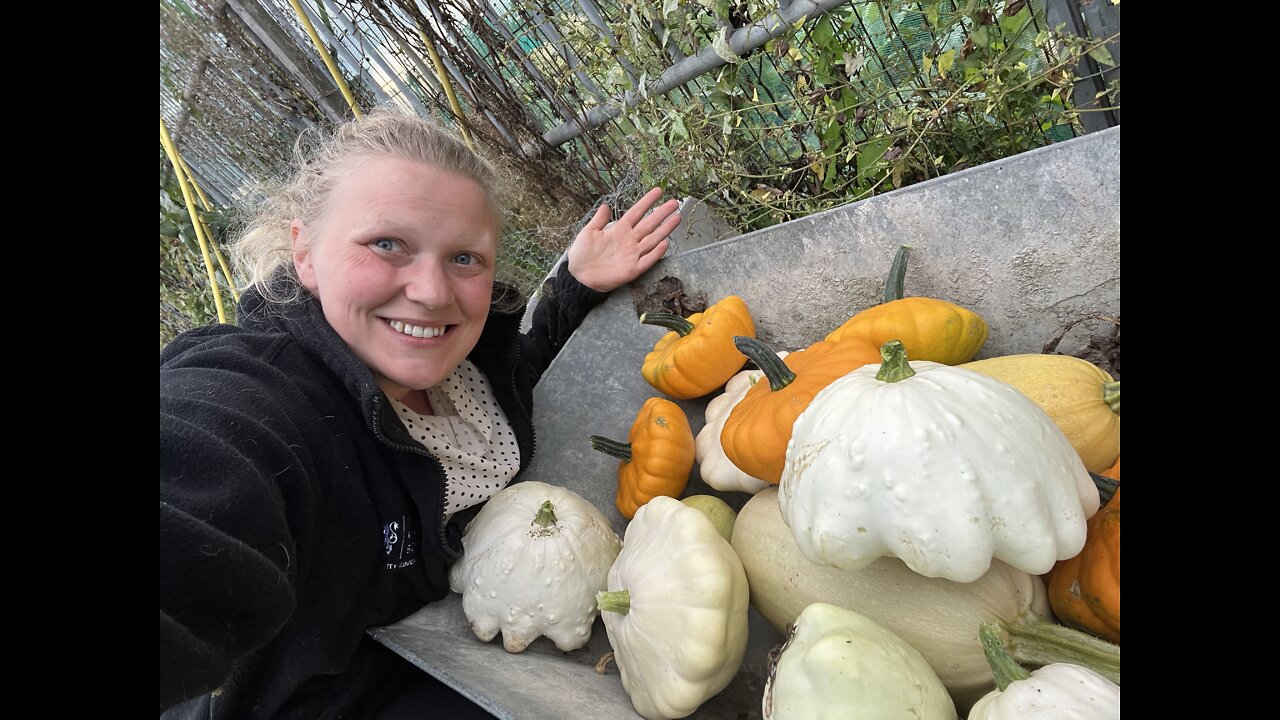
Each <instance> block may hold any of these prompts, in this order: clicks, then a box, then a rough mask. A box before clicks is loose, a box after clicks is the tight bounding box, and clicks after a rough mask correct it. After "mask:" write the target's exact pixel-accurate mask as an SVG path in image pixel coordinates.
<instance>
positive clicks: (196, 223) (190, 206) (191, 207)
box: [160, 118, 227, 323]
mask: <svg viewBox="0 0 1280 720" xmlns="http://www.w3.org/2000/svg"><path fill="white" fill-rule="evenodd" d="M160 144H161V145H163V146H164V151H165V154H167V155H168V156H169V163H170V164H171V165H173V173H174V175H176V176H177V178H178V187H180V188H182V199H183V200H185V201H186V203H187V213H188V214H190V215H191V225H192V226H193V227H194V228H195V230H196V239H197V240H199V241H200V253H201V254H202V255H203V256H204V269H205V271H207V272H208V273H209V285H210V286H211V287H212V288H213V304H214V306H215V307H217V308H218V322H220V323H225V322H226V321H227V312H226V310H225V309H223V307H222V292H221V291H220V290H219V289H218V278H217V276H216V275H214V273H213V261H212V260H211V259H210V258H209V239H208V238H206V237H205V234H204V223H203V222H201V221H200V216H199V215H197V214H196V203H195V198H193V197H192V195H191V188H190V187H189V186H188V185H187V176H186V173H185V172H183V170H182V158H181V157H179V156H178V149H177V148H176V147H174V145H173V140H172V139H170V137H169V129H168V128H166V127H165V126H164V118H160Z"/></svg>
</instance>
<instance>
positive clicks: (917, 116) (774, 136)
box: [566, 0, 1118, 231]
mask: <svg viewBox="0 0 1280 720" xmlns="http://www.w3.org/2000/svg"><path fill="white" fill-rule="evenodd" d="M621 6H622V9H623V12H624V14H625V20H624V21H622V22H619V23H617V24H616V25H615V26H614V27H613V30H614V36H615V38H616V39H617V40H618V42H619V44H620V45H621V48H620V50H619V53H618V54H619V55H622V56H624V57H625V58H626V59H627V60H628V61H629V62H630V63H631V64H632V65H633V66H635V67H637V68H640V69H642V70H643V72H644V76H645V79H646V80H647V79H649V78H654V77H657V76H658V75H659V74H660V73H661V72H662V70H663V69H664V68H665V67H667V66H669V64H670V58H669V57H667V47H666V44H670V45H672V46H674V47H676V48H678V49H679V50H680V52H682V53H683V54H685V55H691V54H693V53H695V52H697V50H698V49H700V48H702V47H706V46H708V45H710V46H711V47H712V48H713V49H714V50H715V52H716V53H717V54H718V55H719V56H720V57H722V58H724V59H725V60H726V61H727V62H728V64H726V65H725V66H724V67H723V68H721V69H720V70H719V71H718V72H716V73H713V74H710V75H708V76H703V77H701V78H698V79H697V80H695V81H694V82H693V83H691V84H690V86H689V91H688V92H687V93H679V92H676V93H670V94H668V95H667V96H664V97H651V96H648V95H646V94H645V93H644V92H643V89H642V91H641V93H640V94H641V96H642V100H641V101H640V102H639V103H637V104H636V105H635V106H633V107H631V108H629V109H628V110H627V112H626V114H625V116H624V118H622V119H621V120H620V122H619V123H618V125H617V126H616V129H615V130H614V132H617V133H619V134H621V135H625V139H624V142H623V144H624V145H625V146H627V147H631V148H634V149H635V152H636V154H637V156H638V157H637V158H636V160H637V164H638V165H639V167H640V170H641V173H642V174H643V175H644V177H643V183H644V184H661V185H664V186H665V187H667V188H668V190H669V191H670V192H673V193H675V194H687V195H693V196H695V197H703V198H706V199H707V200H708V201H709V202H712V203H713V204H716V205H718V206H719V208H720V211H721V214H722V215H724V216H725V217H726V219H728V220H729V221H730V222H732V223H734V224H735V225H736V226H737V227H738V228H739V229H740V230H743V231H747V230H752V229H756V228H760V227H765V226H768V225H772V224H774V223H777V222H781V221H784V220H789V219H794V218H797V217H803V216H805V215H808V214H811V213H813V212H818V211H821V210H825V209H828V208H831V207H835V206H837V205H842V204H845V203H847V202H850V201H853V200H859V199H863V198H866V197H870V196H872V195H875V194H879V193H883V192H886V191H889V190H893V189H895V188H900V187H904V186H906V185H910V184H912V183H915V182H919V181H921V180H925V179H928V178H931V177H937V176H939V175H943V174H946V173H948V172H952V171H955V170H959V169H963V168H966V167H971V166H973V165H978V164H981V163H985V162H989V161H991V160H996V159H999V158H1003V157H1007V156H1010V155H1013V154H1016V153H1019V152H1023V151H1025V150H1029V149H1032V148H1035V147H1039V146H1042V145H1046V144H1048V143H1050V142H1053V141H1055V140H1060V139H1064V138H1067V137H1072V136H1073V135H1074V134H1075V132H1073V126H1075V125H1077V124H1078V119H1077V114H1076V113H1075V112H1074V111H1073V109H1072V108H1071V106H1070V104H1069V101H1070V98H1071V88H1072V84H1073V83H1074V81H1075V78H1074V77H1073V75H1072V68H1074V67H1075V64H1076V62H1077V61H1078V60H1079V59H1080V58H1081V57H1082V56H1083V55H1086V54H1090V55H1092V56H1094V57H1095V59H1099V56H1100V55H1101V54H1103V53H1105V52H1106V50H1105V46H1104V45H1102V43H1101V42H1099V41H1096V40H1087V39H1081V38H1078V37H1076V36H1073V35H1066V34H1063V33H1061V32H1059V31H1057V30H1054V29H1050V28H1048V27H1047V26H1046V24H1045V21H1044V15H1043V12H1044V11H1043V3H1042V2H1024V1H1023V0H1015V2H1010V3H1005V2H992V1H991V0H969V1H968V2H967V3H953V2H951V0H933V1H931V2H929V1H926V2H902V1H900V0H880V1H879V2H856V3H851V4H849V5H844V6H841V7H840V8H837V9H836V10H834V11H832V12H831V13H828V14H826V15H823V16H820V17H818V18H807V19H805V20H804V21H801V22H799V23H797V24H796V25H795V26H793V27H791V28H789V29H788V30H787V32H786V33H785V34H784V35H782V36H781V37H777V38H775V39H773V40H771V41H769V43H768V44H766V46H765V47H764V49H763V52H757V53H755V54H753V55H752V56H750V57H747V58H738V57H737V56H736V55H735V54H734V53H733V51H732V50H731V49H730V48H729V46H728V43H727V42H726V38H727V33H728V32H730V31H731V30H732V28H731V27H729V28H726V26H727V24H729V23H732V24H733V25H735V26H741V25H743V24H745V23H746V22H753V21H757V20H761V19H763V18H766V16H768V14H769V13H770V12H771V11H772V10H773V9H774V8H776V3H774V2H772V1H771V0H747V1H746V2H736V1H730V0H698V2H696V3H692V2H685V3H680V2H674V1H672V2H655V1H654V0H621ZM653 20H660V21H661V22H662V26H663V27H664V28H665V32H664V33H663V35H662V36H661V37H658V36H656V35H654V34H653V33H652V32H648V29H649V28H650V27H651V23H652V21H653ZM570 27H571V28H578V29H579V30H580V32H579V33H577V34H576V35H575V33H574V32H569V33H566V38H567V39H569V40H570V42H571V43H573V46H574V48H575V50H576V51H577V52H578V54H579V56H580V57H582V58H583V60H584V62H586V63H587V64H588V69H589V71H590V74H591V76H592V77H593V78H596V80H597V82H600V83H601V85H603V86H605V89H606V91H607V92H609V93H611V94H619V93H622V92H624V91H626V90H629V89H631V87H630V85H629V84H628V83H627V82H626V80H625V78H624V77H623V76H622V75H621V74H620V73H618V72H615V70H616V68H617V67H618V63H617V60H616V59H615V57H614V56H613V54H612V53H609V52H604V51H603V50H602V43H600V42H599V36H598V35H593V34H592V33H593V32H594V29H592V28H590V27H589V26H587V25H586V24H584V23H574V24H572V25H571V26H570ZM1115 90H1116V91H1117V92H1118V88H1116V89H1115Z"/></svg>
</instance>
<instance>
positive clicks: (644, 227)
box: [636, 199, 680, 235]
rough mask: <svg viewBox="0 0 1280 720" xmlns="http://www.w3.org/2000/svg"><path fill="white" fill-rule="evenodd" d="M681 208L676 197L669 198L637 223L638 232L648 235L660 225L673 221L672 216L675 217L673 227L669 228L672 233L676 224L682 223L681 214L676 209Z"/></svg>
mask: <svg viewBox="0 0 1280 720" xmlns="http://www.w3.org/2000/svg"><path fill="white" fill-rule="evenodd" d="M679 209H680V201H679V200H675V199H671V200H668V201H667V202H666V203H664V204H662V205H660V206H658V208H657V209H655V210H654V211H653V212H651V213H649V214H648V215H646V216H645V217H644V219H643V220H641V221H640V222H639V223H637V224H636V232H638V233H641V234H644V235H648V234H649V233H651V232H653V231H654V230H655V229H657V228H658V227H659V226H660V225H663V224H665V223H668V222H671V221H672V218H675V222H674V223H673V224H672V225H671V228H670V229H668V230H667V232H668V233H670V232H671V230H672V229H674V228H675V226H676V225H677V224H679V223H680V215H679V214H678V213H676V211H677V210H679Z"/></svg>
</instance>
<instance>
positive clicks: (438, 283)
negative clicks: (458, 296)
mask: <svg viewBox="0 0 1280 720" xmlns="http://www.w3.org/2000/svg"><path fill="white" fill-rule="evenodd" d="M404 273H405V277H404V294H405V297H407V298H408V299H409V301H410V302H414V303H417V304H419V305H422V306H423V307H427V308H432V309H435V308H444V307H448V306H450V305H451V304H453V287H452V286H451V285H450V284H449V274H448V273H447V272H445V268H444V264H443V263H442V262H441V261H440V260H439V259H437V258H431V257H422V258H419V259H418V260H416V261H414V262H412V263H410V264H409V265H408V266H406V267H405V268H404Z"/></svg>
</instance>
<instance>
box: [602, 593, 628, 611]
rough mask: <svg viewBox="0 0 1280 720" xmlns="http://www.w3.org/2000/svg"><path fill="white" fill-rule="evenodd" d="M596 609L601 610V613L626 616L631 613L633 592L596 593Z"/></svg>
mask: <svg viewBox="0 0 1280 720" xmlns="http://www.w3.org/2000/svg"><path fill="white" fill-rule="evenodd" d="M596 607H597V608H600V612H612V613H618V614H619V615H626V614H627V613H629V612H631V592H630V591H629V590H601V591H600V592H598V593H596Z"/></svg>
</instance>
